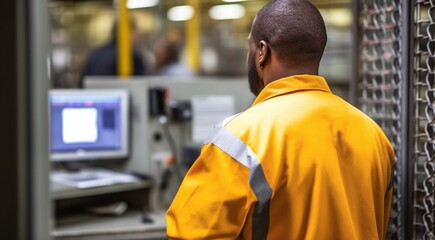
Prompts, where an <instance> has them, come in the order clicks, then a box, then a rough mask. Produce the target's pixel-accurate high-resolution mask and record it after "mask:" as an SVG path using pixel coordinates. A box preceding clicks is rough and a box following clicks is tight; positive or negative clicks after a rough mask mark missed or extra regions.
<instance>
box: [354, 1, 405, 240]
mask: <svg viewBox="0 0 435 240" xmlns="http://www.w3.org/2000/svg"><path fill="white" fill-rule="evenodd" d="M400 6H401V1H399V0H369V1H359V6H358V9H359V12H358V16H359V30H360V32H359V35H360V36H359V41H360V42H359V43H358V46H360V48H359V55H358V56H359V59H358V63H359V65H358V69H359V70H358V71H359V72H358V78H359V79H358V81H359V84H358V86H357V92H358V93H359V96H358V102H357V104H358V106H359V107H360V108H361V109H362V110H363V111H364V112H365V113H367V114H368V115H369V116H370V117H372V118H373V119H374V120H375V121H376V122H377V123H378V124H379V125H380V126H381V127H382V128H383V130H384V131H385V134H386V135H387V137H388V138H389V139H390V141H391V143H392V144H393V148H394V151H395V154H396V162H397V161H403V158H402V156H401V151H400V149H401V148H402V147H403V146H402V139H401V134H400V133H401V131H402V126H401V122H402V121H401V116H402V113H401V111H402V110H401V93H402V91H401V88H402V85H403V83H402V75H401V64H402V63H401V57H402V55H401V54H402V46H401V38H402V31H401V18H402V12H401V8H400ZM399 166H400V164H396V168H395V171H394V194H393V206H392V211H391V216H390V225H389V228H388V235H387V238H388V239H400V234H399V230H400V227H401V222H400V217H399V216H400V214H401V207H400V206H401V205H400V199H401V193H400V187H399V186H400V184H401V179H400V176H401V174H399V173H400V167H399Z"/></svg>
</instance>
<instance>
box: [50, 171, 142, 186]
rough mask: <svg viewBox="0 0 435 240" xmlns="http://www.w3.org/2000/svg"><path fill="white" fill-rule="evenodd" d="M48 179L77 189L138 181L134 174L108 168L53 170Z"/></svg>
mask: <svg viewBox="0 0 435 240" xmlns="http://www.w3.org/2000/svg"><path fill="white" fill-rule="evenodd" d="M50 179H51V181H53V182H56V183H59V184H62V185H67V186H72V187H76V188H79V189H85V188H93V187H102V186H110V185H114V184H123V183H133V182H137V181H139V178H138V177H136V176H134V175H131V174H127V173H121V172H116V171H112V170H108V169H84V170H80V171H78V172H66V171H55V172H52V173H51V174H50Z"/></svg>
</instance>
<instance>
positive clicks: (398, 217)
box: [350, 0, 435, 239]
mask: <svg viewBox="0 0 435 240" xmlns="http://www.w3.org/2000/svg"><path fill="white" fill-rule="evenodd" d="M353 11H354V16H355V21H354V24H355V25H354V41H353V43H354V47H353V54H354V55H353V58H354V59H353V60H354V61H353V64H354V65H353V74H352V76H353V79H352V81H351V84H350V96H351V101H352V103H353V104H355V105H356V106H358V107H359V108H360V109H361V110H362V111H364V112H366V113H367V114H368V115H370V116H371V117H372V118H373V119H374V120H375V121H376V122H377V123H378V124H379V125H380V126H381V127H382V128H383V129H384V131H385V133H386V135H387V136H388V138H389V139H390V141H391V143H392V144H393V148H394V151H395V154H396V161H397V162H396V168H395V171H394V197H393V205H392V211H391V217H390V225H389V229H388V234H387V237H386V238H387V239H435V236H434V223H435V217H434V213H435V199H434V192H435V141H434V140H435V88H434V87H435V22H434V21H435V1H434V0H410V1H404V0H387V1H382V0H369V1H367V0H365V1H363V0H357V1H354V2H353Z"/></svg>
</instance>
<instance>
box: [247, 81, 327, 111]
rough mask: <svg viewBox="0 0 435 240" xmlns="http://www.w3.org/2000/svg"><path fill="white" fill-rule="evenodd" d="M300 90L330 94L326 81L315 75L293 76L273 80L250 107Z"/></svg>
mask: <svg viewBox="0 0 435 240" xmlns="http://www.w3.org/2000/svg"><path fill="white" fill-rule="evenodd" d="M301 90H318V91H324V92H329V93H331V90H330V89H329V86H328V84H327V83H326V80H325V79H324V78H323V77H321V76H317V75H308V74H304V75H294V76H290V77H285V78H281V79H278V80H275V81H273V82H271V83H269V84H267V85H266V87H265V88H264V89H263V90H262V91H261V92H260V94H259V95H258V96H257V98H256V99H255V101H254V103H253V104H252V106H254V105H256V104H258V103H260V102H263V101H266V100H268V99H271V98H274V97H276V96H280V95H285V94H289V93H293V92H297V91H301Z"/></svg>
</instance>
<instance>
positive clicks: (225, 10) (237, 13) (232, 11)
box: [208, 4, 245, 20]
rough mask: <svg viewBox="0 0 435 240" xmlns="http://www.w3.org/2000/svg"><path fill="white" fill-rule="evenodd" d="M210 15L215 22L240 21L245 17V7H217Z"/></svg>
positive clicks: (229, 5) (238, 5)
mask: <svg viewBox="0 0 435 240" xmlns="http://www.w3.org/2000/svg"><path fill="white" fill-rule="evenodd" d="M208 14H209V15H210V17H211V18H212V19H215V20H227V19H238V18H241V17H243V16H245V7H243V6H242V5H240V4H227V5H217V6H214V7H212V8H210V10H209V12H208Z"/></svg>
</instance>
